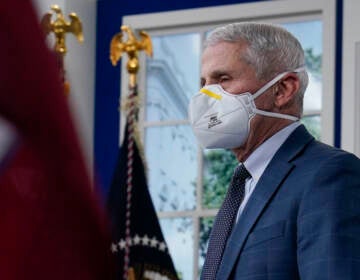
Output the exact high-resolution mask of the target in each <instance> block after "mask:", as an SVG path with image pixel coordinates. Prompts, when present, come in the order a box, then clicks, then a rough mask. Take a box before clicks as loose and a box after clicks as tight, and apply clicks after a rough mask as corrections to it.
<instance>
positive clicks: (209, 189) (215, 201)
mask: <svg viewBox="0 0 360 280" xmlns="http://www.w3.org/2000/svg"><path fill="white" fill-rule="evenodd" d="M237 164H238V162H237V159H236V158H235V156H234V154H233V153H232V152H231V151H229V150H205V151H204V167H203V168H204V169H203V197H202V202H203V207H204V208H219V207H220V205H221V203H222V201H223V200H224V197H225V194H226V191H227V188H228V185H229V183H230V179H231V176H232V174H233V171H234V168H235V167H236V165H237Z"/></svg>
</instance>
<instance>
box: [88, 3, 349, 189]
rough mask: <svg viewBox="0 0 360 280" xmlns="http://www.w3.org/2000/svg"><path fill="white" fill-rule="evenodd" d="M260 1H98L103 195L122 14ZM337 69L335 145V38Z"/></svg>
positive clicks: (112, 147) (112, 140) (110, 160)
mask: <svg viewBox="0 0 360 280" xmlns="http://www.w3.org/2000/svg"><path fill="white" fill-rule="evenodd" d="M258 1H259V0H237V1H236V0H222V1H219V0H182V1H120V0H99V1H98V6H97V40H96V41H97V46H96V80H95V135H94V137H95V139H94V141H95V145H94V146H95V151H94V154H95V170H96V174H97V180H98V181H99V183H100V186H101V188H102V193H103V194H104V195H106V193H107V191H108V188H109V186H110V182H111V177H112V174H113V170H114V167H115V163H116V159H117V154H118V139H119V137H118V135H119V115H118V101H119V97H120V96H119V94H120V67H119V66H118V67H113V66H112V65H111V63H110V60H109V45H110V40H111V38H112V36H113V35H114V34H116V33H118V32H119V31H120V30H119V28H120V26H121V24H122V17H123V16H125V15H133V14H142V13H152V12H162V11H170V10H179V9H191V8H201V7H208V6H217V5H227V4H238V3H245V2H258ZM337 6H338V15H337V20H338V25H337V26H338V27H339V28H338V32H337V35H338V38H339V37H341V26H342V24H341V22H342V0H338V5H337ZM336 62H337V71H336V76H337V79H335V80H336V81H337V82H336V83H335V87H336V103H337V105H336V110H335V115H336V119H335V131H336V134H335V145H336V146H339V145H340V113H341V112H340V108H341V41H339V40H337V60H336ZM334 82H335V81H334Z"/></svg>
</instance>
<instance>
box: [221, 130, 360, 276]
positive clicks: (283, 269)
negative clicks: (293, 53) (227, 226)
mask: <svg viewBox="0 0 360 280" xmlns="http://www.w3.org/2000/svg"><path fill="white" fill-rule="evenodd" d="M217 279H246V280H260V279H264V280H265V279H266V280H272V279H274V280H282V279H284V280H285V279H286V280H294V279H314V280H321V279H327V280H328V279H337V280H338V279H341V280H343V279H360V160H359V159H358V158H357V157H355V156H354V155H352V154H350V153H347V152H344V151H342V150H340V149H336V148H333V147H330V146H327V145H325V144H322V143H320V142H318V141H315V140H314V138H313V137H312V136H311V135H310V134H309V133H308V132H307V131H306V129H305V127H304V126H300V127H298V128H297V129H296V130H295V131H294V132H293V133H292V134H291V135H290V137H289V138H288V139H287V140H286V142H285V143H284V144H283V145H282V146H281V147H280V149H279V151H278V152H277V153H276V154H275V156H274V158H273V159H272V160H271V162H270V164H269V165H268V167H267V168H266V170H265V171H264V173H263V175H262V177H261V178H260V180H259V182H258V184H257V185H256V188H255V190H254V192H253V194H252V196H251V197H250V200H249V201H248V203H247V205H246V207H245V209H244V211H243V213H242V215H241V217H240V219H239V221H238V223H237V224H236V226H235V227H234V230H233V232H232V234H231V236H230V237H229V240H228V243H227V246H226V249H225V251H224V255H223V260H222V263H221V265H220V267H219V270H218V274H217Z"/></svg>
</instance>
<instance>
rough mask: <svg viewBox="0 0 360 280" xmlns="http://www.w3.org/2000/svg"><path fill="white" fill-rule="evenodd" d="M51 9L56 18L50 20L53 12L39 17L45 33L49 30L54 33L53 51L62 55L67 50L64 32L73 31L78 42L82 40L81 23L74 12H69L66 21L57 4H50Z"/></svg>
mask: <svg viewBox="0 0 360 280" xmlns="http://www.w3.org/2000/svg"><path fill="white" fill-rule="evenodd" d="M51 10H52V11H54V12H55V14H56V15H57V17H56V19H55V20H54V21H51V18H52V16H53V13H52V12H48V13H46V14H45V15H44V16H43V18H42V19H41V26H42V29H43V30H44V33H45V35H48V34H49V33H50V32H53V33H54V35H55V40H56V41H55V51H56V52H58V53H60V54H62V55H64V54H65V53H66V51H67V49H66V45H65V35H66V33H73V34H74V35H75V37H76V38H77V40H78V41H79V42H80V43H82V42H83V41H84V36H83V32H82V30H83V29H82V23H81V21H80V19H79V17H78V16H77V14H76V13H70V14H69V18H70V21H69V22H67V21H66V20H65V17H64V14H63V13H62V11H61V9H60V7H59V6H58V5H52V6H51Z"/></svg>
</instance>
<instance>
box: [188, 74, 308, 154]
mask: <svg viewBox="0 0 360 280" xmlns="http://www.w3.org/2000/svg"><path fill="white" fill-rule="evenodd" d="M303 70H304V67H301V68H298V69H295V70H294V71H288V72H284V73H281V74H279V75H277V76H276V77H275V78H274V79H272V80H271V81H270V82H268V83H267V84H265V85H264V86H263V87H262V88H260V89H259V90H258V91H257V92H255V93H254V94H251V93H250V92H245V93H241V94H231V93H229V92H226V91H225V90H224V89H223V88H222V87H221V86H220V85H218V84H213V85H208V86H205V87H203V88H201V89H200V91H199V92H198V93H197V94H195V95H194V96H193V97H192V98H191V100H190V105H189V120H190V124H191V126H192V129H193V131H194V134H195V136H196V138H197V139H198V141H199V142H200V144H201V145H202V146H203V147H204V148H208V149H217V148H222V149H233V148H237V147H240V146H241V145H242V144H244V142H245V140H246V139H247V137H248V135H249V130H250V120H251V119H252V118H253V117H254V116H255V115H256V114H259V115H264V116H269V117H275V118H283V119H288V120H292V121H297V120H298V119H299V118H297V117H295V116H290V115H286V114H280V113H274V112H267V111H262V110H259V109H257V108H256V105H255V103H254V100H255V99H256V98H257V97H259V96H260V95H261V94H263V93H264V92H265V91H266V90H268V89H269V88H270V87H271V86H273V85H274V84H275V83H276V82H278V81H279V80H280V79H281V78H283V77H284V76H285V75H286V74H288V73H291V72H300V71H303Z"/></svg>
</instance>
